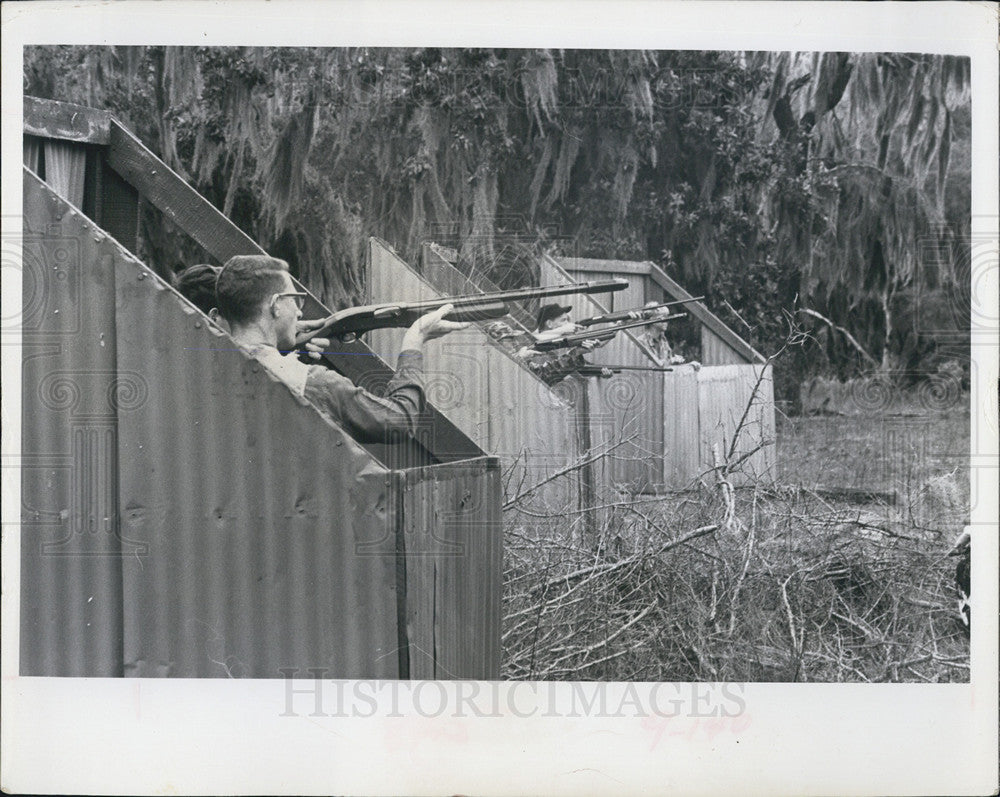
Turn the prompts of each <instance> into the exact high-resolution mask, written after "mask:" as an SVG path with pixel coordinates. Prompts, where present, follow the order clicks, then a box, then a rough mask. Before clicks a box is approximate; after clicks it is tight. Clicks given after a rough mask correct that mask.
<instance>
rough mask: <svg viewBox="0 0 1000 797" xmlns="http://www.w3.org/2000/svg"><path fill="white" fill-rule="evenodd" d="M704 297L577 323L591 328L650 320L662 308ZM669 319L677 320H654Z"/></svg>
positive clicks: (695, 300)
mask: <svg viewBox="0 0 1000 797" xmlns="http://www.w3.org/2000/svg"><path fill="white" fill-rule="evenodd" d="M704 298H705V297H704V296H695V297H693V298H691V299H678V300H677V301H674V302H661V303H660V304H655V305H651V306H649V307H639V308H637V309H635V310H621V311H619V312H617V313H605V314H604V315H595V316H592V317H591V318H584V319H583V320H582V321H577V322H576V323H577V324H579V325H580V326H581V327H592V326H595V325H596V324H616V323H618V322H619V321H634V320H640V319H646V318H652V317H653V314H654V313H655V312H656V311H657V310H659V309H661V308H663V307H674V306H675V305H678V304H689V303H690V302H700V301H701V300H702V299H704ZM670 318H677V316H664V317H662V318H658V319H656V320H657V321H667V320H669V319H670Z"/></svg>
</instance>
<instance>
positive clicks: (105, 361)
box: [20, 171, 142, 677]
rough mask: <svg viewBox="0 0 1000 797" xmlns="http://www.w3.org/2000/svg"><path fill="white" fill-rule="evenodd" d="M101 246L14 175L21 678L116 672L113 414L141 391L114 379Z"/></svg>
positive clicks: (77, 219)
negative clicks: (19, 259) (127, 396)
mask: <svg viewBox="0 0 1000 797" xmlns="http://www.w3.org/2000/svg"><path fill="white" fill-rule="evenodd" d="M105 238H106V236H104V235H103V234H102V233H97V232H95V231H94V230H93V229H92V228H91V227H90V225H89V224H88V223H87V222H86V220H85V219H84V218H83V217H82V216H81V215H80V214H79V213H77V212H76V211H75V210H74V209H72V208H70V207H69V205H67V204H66V202H65V201H63V200H62V199H60V198H58V197H57V196H56V194H55V193H54V192H53V191H52V190H51V189H50V188H49V187H48V186H47V185H45V184H44V183H42V182H41V181H40V180H39V179H38V178H37V177H36V176H35V175H33V174H31V173H30V172H27V171H25V173H24V239H23V243H24V249H23V252H24V257H23V265H24V269H23V297H24V306H23V316H22V345H23V364H22V394H21V398H22V415H21V504H22V511H21V523H22V526H21V654H20V673H21V675H50V676H54V675H62V676H83V675H90V676H104V677H108V676H115V675H121V673H122V659H121V626H122V596H121V554H122V542H121V539H120V536H119V535H120V528H119V516H118V514H117V512H116V508H117V495H116V486H117V485H116V468H117V456H118V454H117V447H118V446H117V422H116V416H117V412H116V410H117V409H118V408H119V407H120V406H121V401H120V399H121V397H122V395H123V393H124V392H126V391H128V390H130V389H132V388H133V386H134V388H135V389H136V390H141V388H142V385H141V382H139V381H137V379H136V376H135V375H134V374H127V373H126V374H120V373H116V368H115V313H114V286H115V273H114V264H113V260H112V259H111V258H110V257H109V256H108V254H107V249H106V243H105V242H104V239H105ZM134 552H135V549H134V548H133V547H132V546H130V545H127V546H126V553H127V554H130V555H131V553H134Z"/></svg>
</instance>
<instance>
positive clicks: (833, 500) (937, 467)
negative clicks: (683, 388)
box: [503, 409, 969, 682]
mask: <svg viewBox="0 0 1000 797" xmlns="http://www.w3.org/2000/svg"><path fill="white" fill-rule="evenodd" d="M968 450H969V415H968V410H967V409H964V410H962V411H957V412H950V413H941V412H937V413H923V414H920V413H912V414H906V415H901V414H898V415H885V416H851V417H847V416H823V417H795V418H780V417H779V419H778V424H777V460H778V462H779V463H780V466H779V473H778V478H777V482H776V484H774V485H763V484H760V485H757V486H756V487H749V488H740V489H732V487H731V486H730V485H729V483H728V481H727V479H726V477H725V476H724V475H723V476H719V477H718V478H717V479H716V480H715V481H713V480H711V479H703V480H702V483H701V484H700V485H698V486H696V487H695V488H694V489H693V490H689V491H685V492H683V493H677V494H672V495H666V496H652V497H649V496H641V497H639V496H637V497H633V498H631V499H628V500H623V501H620V502H619V503H618V505H616V506H615V507H614V508H613V509H612V510H610V514H609V515H608V516H607V517H606V518H605V519H604V522H603V524H602V527H601V530H600V531H599V532H598V534H597V538H596V539H594V538H588V537H587V536H586V534H585V533H584V532H583V531H582V529H581V526H580V524H579V523H577V522H574V521H575V520H578V519H579V518H575V519H574V518H571V517H568V516H559V515H558V514H557V513H553V516H552V517H550V518H549V519H547V520H545V519H539V518H538V517H537V516H530V515H527V516H526V515H522V514H520V513H517V512H512V513H507V514H506V515H505V521H506V522H505V529H506V540H505V542H506V547H505V592H504V625H503V644H504V660H503V667H504V675H505V677H508V678H529V679H539V680H541V679H565V680H641V681H707V680H729V681H813V682H816V681H819V682H844V681H855V682H906V681H914V682H950V681H967V680H968V675H969V665H968V654H969V648H968V632H967V629H966V627H965V626H964V625H963V623H962V621H961V619H960V617H959V614H958V611H957V600H956V593H955V589H954V573H955V564H956V560H955V558H954V557H950V556H948V551H949V549H950V547H951V544H952V542H953V541H954V539H955V537H956V536H957V535H958V534H959V533H960V531H961V529H962V526H963V525H964V524H965V523H967V516H968V502H969V479H968Z"/></svg>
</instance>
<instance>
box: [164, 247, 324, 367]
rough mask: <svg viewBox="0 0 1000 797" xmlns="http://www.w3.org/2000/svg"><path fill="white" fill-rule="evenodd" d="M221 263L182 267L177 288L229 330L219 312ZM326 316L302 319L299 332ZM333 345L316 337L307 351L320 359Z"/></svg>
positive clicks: (192, 302)
mask: <svg viewBox="0 0 1000 797" xmlns="http://www.w3.org/2000/svg"><path fill="white" fill-rule="evenodd" d="M220 271H222V268H221V267H220V266H213V265H209V264H208V263H199V264H198V265H196V266H188V267H187V268H185V269H183V270H182V271H178V272H177V273H176V274H174V276H173V285H174V289H175V290H176V291H177V292H178V293H179V294H180V295H181V296H183V297H184V298H185V299H187V300H188V301H189V302H191V304H193V305H194V306H195V307H197V308H198V309H199V310H201V311H202V312H203V313H204V314H205V315H207V316H208V317H209V318H211V319H212V321H213V322H214V323H215V324H216V326H218V327H219V328H220V329H222V330H223V331H225V332H228V331H229V324H227V323H226V321H225V319H224V318H222V316H220V315H219V311H218V309H217V308H216V306H215V305H216V300H215V283H216V281H217V280H218V279H219V272H220ZM324 321H325V319H322V318H317V319H314V320H312V321H299V322H298V328H297V330H296V331H297V332H298V334H300V335H301V334H303V333H305V332H310V331H312V330H314V329H316V328H317V327H319V326H322V325H323V323H324ZM329 345H330V340H329V338H313V339H312V340H310V341H309V342H308V343H306V345H305V347H304V351H305V353H306V354H308V355H309V356H310V357H311V358H312V359H314V360H319V359H320V358H321V357H322V356H323V352H324V351H326V349H327V347H328V346H329Z"/></svg>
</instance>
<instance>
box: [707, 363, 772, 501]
mask: <svg viewBox="0 0 1000 797" xmlns="http://www.w3.org/2000/svg"><path fill="white" fill-rule="evenodd" d="M761 368H763V366H759V365H719V366H713V367H708V368H702V369H701V371H699V372H698V413H699V423H700V426H701V441H702V455H701V456H702V462H703V463H705V465H706V467H710V466H712V465H714V464H715V463H716V459H717V458H718V461H722V460H723V459H724V458H725V455H726V453H727V452H728V450H729V449H730V448H731V447H732V441H733V438H734V436H735V434H736V429H737V427H738V426H739V424H740V420H741V418H742V417H743V413H744V410H745V408H746V407H748V406H749V408H750V409H749V411H748V412H747V414H746V419H745V420H744V421H743V428H742V431H741V432H740V434H739V437H738V439H737V442H736V446H735V448H733V457H732V458H733V459H734V460H736V459H739V458H740V456H742V455H743V454H746V453H748V452H750V451H752V450H753V449H755V448H757V447H758V446H760V445H761V443H763V442H764V441H768V440H769V441H772V442H773V440H774V393H773V384H772V381H771V374H770V369H769V368H768V371H767V372H766V373H765V375H764V379H763V380H762V381H761V384H760V387H759V388H758V389H757V391H756V393H754V386H755V384H756V383H757V379H758V376H759V375H760V373H761ZM774 474H775V448H774V445H773V444H772V445H767V446H764V447H763V448H761V449H760V450H759V451H757V452H756V453H755V454H753V455H752V456H750V457H748V458H747V459H746V460H745V461H744V462H743V463H742V464H741V465H740V468H739V469H738V471H737V472H736V473H735V474H734V475H733V478H732V479H731V480H732V481H733V483H734V484H737V485H739V484H744V483H747V482H748V481H756V480H764V481H772V480H773V478H774Z"/></svg>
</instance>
